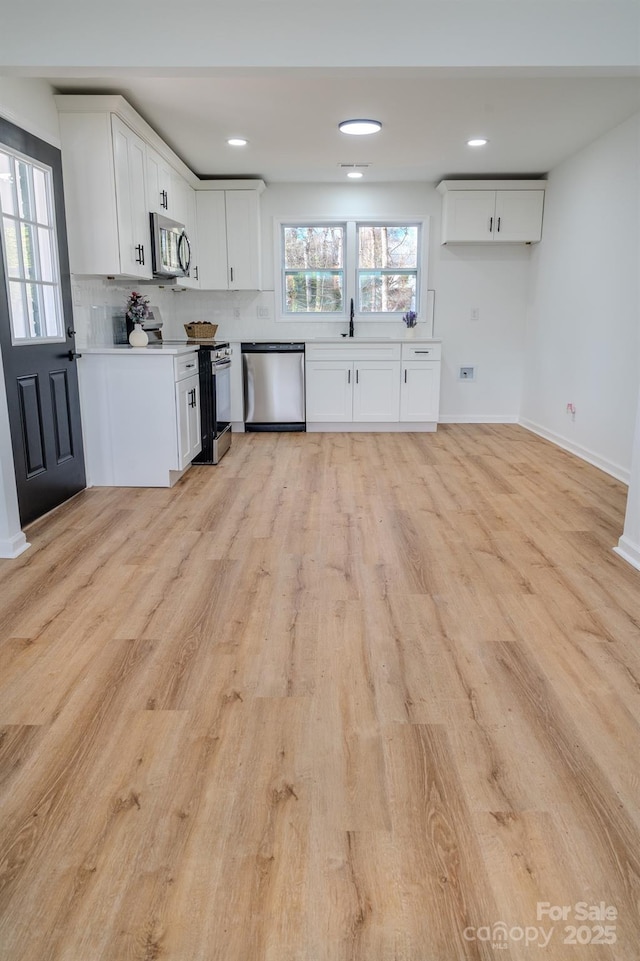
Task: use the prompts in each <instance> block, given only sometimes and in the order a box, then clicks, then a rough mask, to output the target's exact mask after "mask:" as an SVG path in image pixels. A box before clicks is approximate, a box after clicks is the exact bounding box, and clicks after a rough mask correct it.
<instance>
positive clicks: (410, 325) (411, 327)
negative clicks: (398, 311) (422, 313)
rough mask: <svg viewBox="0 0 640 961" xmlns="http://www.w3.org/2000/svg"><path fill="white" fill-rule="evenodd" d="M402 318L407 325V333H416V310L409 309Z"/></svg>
mask: <svg viewBox="0 0 640 961" xmlns="http://www.w3.org/2000/svg"><path fill="white" fill-rule="evenodd" d="M402 319H403V321H404V323H405V324H406V327H407V334H409V335H410V336H412V335H413V334H414V333H415V326H416V324H417V323H418V315H417V314H416V312H415V310H408V311H407V312H406V314H403V316H402Z"/></svg>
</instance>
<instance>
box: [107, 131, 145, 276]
mask: <svg viewBox="0 0 640 961" xmlns="http://www.w3.org/2000/svg"><path fill="white" fill-rule="evenodd" d="M111 127H112V130H113V156H114V170H115V200H116V216H117V221H118V247H119V253H120V271H119V273H121V274H124V275H125V276H127V277H138V278H145V279H148V278H150V277H151V276H152V271H151V247H150V243H149V212H148V210H147V194H146V179H145V168H146V148H145V144H144V141H143V140H141V139H140V137H138V136H137V135H136V134H135V133H134V132H133V130H130V129H129V127H127V125H126V124H125V123H123V122H122V121H121V120H120V118H119V117H116V116H115V115H113V116H112V117H111Z"/></svg>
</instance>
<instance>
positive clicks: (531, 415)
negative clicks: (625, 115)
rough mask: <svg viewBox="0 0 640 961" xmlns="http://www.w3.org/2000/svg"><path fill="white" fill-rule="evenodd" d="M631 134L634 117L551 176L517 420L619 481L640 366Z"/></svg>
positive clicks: (635, 160) (638, 128)
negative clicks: (572, 410) (570, 406)
mask: <svg viewBox="0 0 640 961" xmlns="http://www.w3.org/2000/svg"><path fill="white" fill-rule="evenodd" d="M639 137H640V115H637V116H636V117H634V118H632V119H631V120H629V121H627V122H626V123H624V124H622V125H620V126H619V127H616V128H615V129H614V130H612V131H611V132H610V133H608V134H606V135H605V136H603V137H600V138H599V139H598V140H596V141H595V142H594V143H592V144H590V145H589V146H588V147H587V148H586V149H584V150H582V151H581V152H580V153H578V154H576V155H575V156H574V157H572V158H570V159H569V160H567V161H565V162H564V163H563V164H561V165H560V166H558V167H557V168H556V169H555V170H553V171H552V172H551V173H550V175H549V178H548V179H549V183H548V187H547V193H546V199H545V215H544V237H543V241H542V243H541V244H540V245H539V247H538V248H537V249H536V251H535V252H534V254H533V260H532V276H531V295H530V307H529V315H528V321H527V336H526V344H525V390H524V396H523V406H522V419H523V422H524V423H525V424H526V425H528V426H531V427H533V428H534V429H536V430H538V431H539V432H540V433H542V434H544V435H545V436H548V437H549V438H550V439H553V440H555V441H556V442H559V443H561V444H562V445H564V446H566V447H568V448H569V449H570V450H574V451H576V452H577V453H579V454H580V455H581V456H584V457H586V459H588V460H590V461H591V462H593V463H595V464H598V465H600V466H602V467H604V469H606V470H608V471H609V472H611V473H613V474H614V475H615V476H618V477H620V478H622V479H628V476H629V469H630V465H631V450H632V438H633V431H634V422H635V415H636V405H637V399H638V382H639V366H640V365H639V362H640V341H639V337H640V324H639V306H640V305H639V298H638V264H639V250H640V248H639V218H638V209H639V208H638V180H639V172H640V166H639V165H640V152H639ZM569 403H571V404H574V405H575V408H576V414H575V418H574V417H572V415H571V414H568V413H567V410H566V408H567V404H569Z"/></svg>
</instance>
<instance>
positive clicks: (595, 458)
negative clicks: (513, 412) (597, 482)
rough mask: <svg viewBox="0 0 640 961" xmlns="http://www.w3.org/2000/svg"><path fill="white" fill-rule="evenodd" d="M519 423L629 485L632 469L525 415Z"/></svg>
mask: <svg viewBox="0 0 640 961" xmlns="http://www.w3.org/2000/svg"><path fill="white" fill-rule="evenodd" d="M518 423H519V424H520V426H521V427H525V428H526V429H527V430H530V431H531V432H532V433H533V434H537V435H538V436H539V437H544V439H545V440H550V441H551V443H552V444H555V445H556V447H561V448H562V449H563V450H566V451H569V453H570V454H575V455H576V457H580V458H581V460H586V462H587V463H588V464H593V466H594V467H598V468H599V469H600V470H603V471H604V472H605V474H610V475H611V476H612V477H615V479H616V480H619V481H622V483H623V484H627V486H628V484H629V478H630V471H628V470H627V469H626V468H624V467H621V466H620V464H614V463H613V461H610V460H607V459H606V457H601V456H600V455H599V454H596V453H595V451H592V450H589V449H588V448H587V447H582V446H581V445H580V444H574V443H573V441H570V440H568V439H567V438H566V437H562V436H561V435H560V434H555V433H554V432H553V431H552V430H547V429H546V427H541V426H540V424H535V423H534V422H533V421H531V420H526V418H524V417H522V418H520V420H519V421H518Z"/></svg>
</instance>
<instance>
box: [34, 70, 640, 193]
mask: <svg viewBox="0 0 640 961" xmlns="http://www.w3.org/2000/svg"><path fill="white" fill-rule="evenodd" d="M60 72H62V71H60ZM93 72H94V73H97V72H98V71H97V70H96V71H93ZM108 72H109V73H110V74H111V75H110V76H102V77H100V76H95V75H94V76H92V77H87V76H86V75H85V76H82V77H76V78H73V77H61V76H59V75H58V76H55V77H50V78H49V80H50V83H51V84H52V85H53V86H54V87H55V88H56V90H58V91H59V92H78V91H85V92H100V93H119V94H122V95H123V96H124V97H125V98H126V99H127V100H128V101H129V102H130V103H131V104H132V106H133V107H135V108H136V109H137V110H138V112H139V113H140V114H141V115H142V116H143V117H144V118H145V120H147V122H148V123H149V124H151V126H152V127H153V128H154V129H155V130H156V131H157V132H158V133H159V134H160V135H161V136H162V137H163V139H164V140H165V141H166V142H167V143H168V144H169V145H170V146H171V147H172V148H173V149H174V150H175V151H176V153H178V154H179V156H180V157H181V158H182V159H183V160H184V161H185V163H186V164H187V165H188V166H189V167H190V168H191V169H192V170H193V171H194V172H195V173H197V174H199V175H201V176H202V175H204V176H206V175H214V176H221V177H244V176H257V177H262V178H263V179H264V180H266V181H267V183H269V182H276V181H281V182H282V181H284V182H287V181H289V182H292V181H298V182H342V181H343V180H344V179H345V172H344V171H341V170H340V169H339V166H338V165H339V164H340V163H352V164H359V163H370V164H371V167H370V169H369V170H368V171H367V172H366V173H365V178H364V181H361V182H374V181H376V182H379V181H387V182H388V181H428V182H437V181H438V180H440V179H442V178H445V177H452V176H462V175H469V176H471V175H474V176H482V175H485V176H492V175H494V176H510V175H511V176H521V177H522V176H536V175H542V174H546V173H547V172H548V171H549V170H551V169H552V168H553V167H555V166H556V165H557V164H558V163H560V162H561V161H562V160H563V159H565V158H566V157H568V156H570V155H571V154H573V153H575V152H576V151H577V150H580V149H581V148H582V147H584V146H585V145H586V144H588V143H590V142H591V141H592V140H594V139H595V138H596V137H598V136H599V135H600V134H602V133H604V132H605V131H607V130H610V129H611V128H613V127H614V126H616V125H617V124H619V123H621V122H622V121H623V120H625V119H627V118H628V117H630V116H631V115H632V114H634V113H635V112H637V111H639V110H640V79H639V78H638V76H637V75H633V76H620V75H618V76H598V75H592V76H579V75H576V71H575V70H574V71H572V72H571V73H572V75H568V74H569V72H568V71H561V70H559V71H557V72H556V73H557V75H555V76H554V75H550V74H551V71H549V70H547V71H545V72H544V75H540V72H538V74H537V75H536V74H534V72H533V71H531V70H529V71H528V75H527V72H525V71H523V70H518V69H515V68H514V69H506V68H505V69H502V70H496V69H494V70H484V71H480V70H469V69H460V70H455V69H434V68H410V69H399V68H358V69H350V68H336V69H324V68H310V69H306V68H294V69H284V68H254V69H251V68H246V69H233V68H227V69H219V70H216V71H215V72H214V73H211V72H210V73H209V75H207V76H191V77H189V76H184V75H182V76H155V77H149V76H131V75H129V76H127V75H117V74H116V71H115V70H114V69H113V68H111V69H110V70H109V71H108ZM85 74H86V71H85ZM350 117H372V118H375V119H377V120H380V121H381V122H382V124H383V127H382V131H381V132H380V133H379V134H376V135H374V136H371V137H364V138H361V137H348V136H346V135H344V134H341V133H339V131H338V129H337V125H338V122H339V121H340V120H344V119H348V118H350ZM234 135H235V136H243V137H246V138H247V139H248V141H249V144H248V146H247V147H244V148H232V147H229V146H228V145H227V144H226V139H227V138H228V137H231V136H234ZM481 135H482V136H485V137H487V138H488V139H489V144H488V146H487V147H485V148H482V149H472V148H469V147H467V146H466V143H465V141H466V140H467V139H468V138H470V137H473V136H481Z"/></svg>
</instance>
